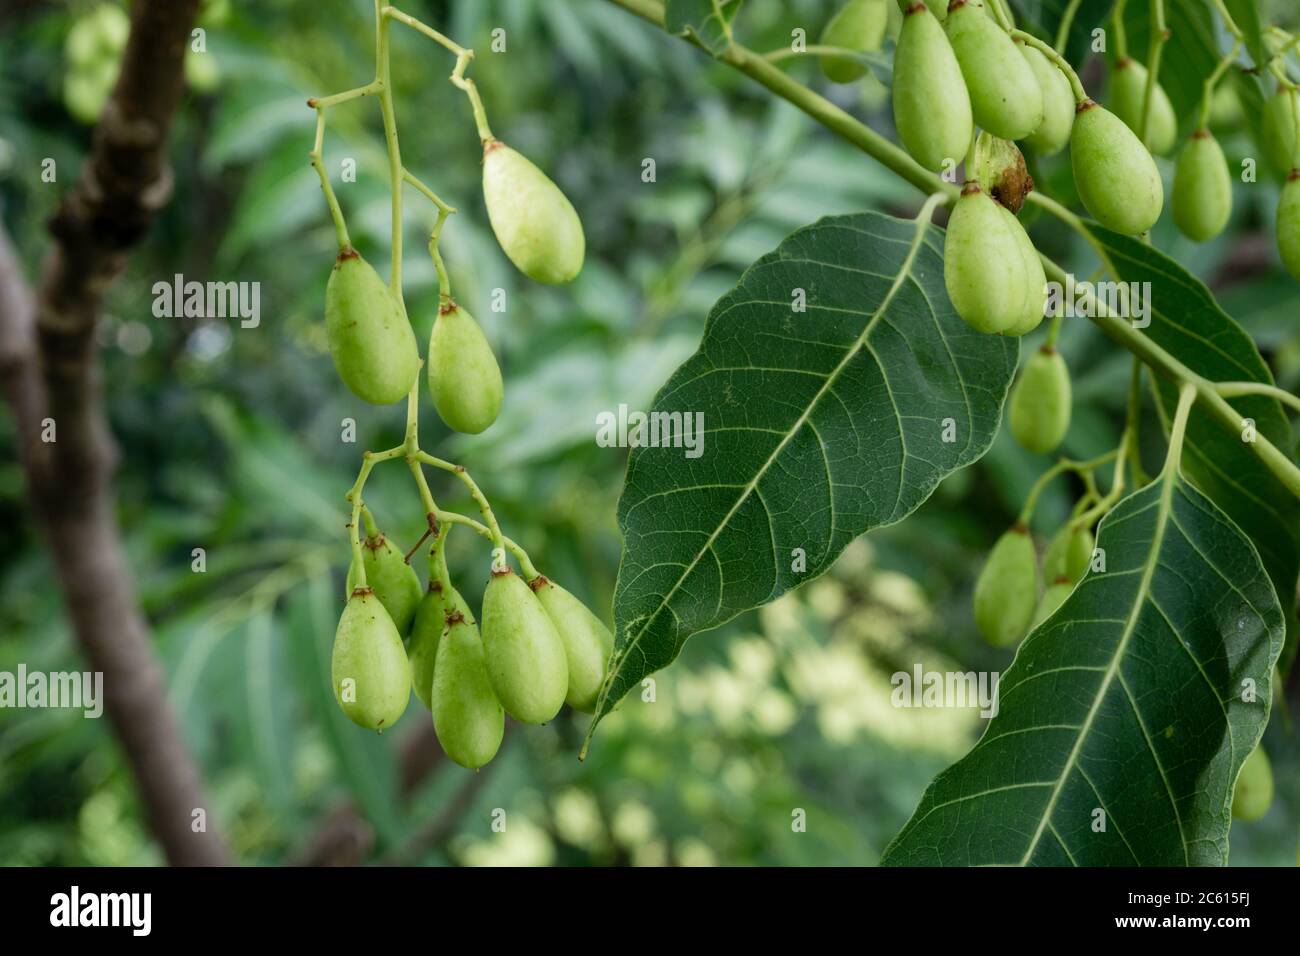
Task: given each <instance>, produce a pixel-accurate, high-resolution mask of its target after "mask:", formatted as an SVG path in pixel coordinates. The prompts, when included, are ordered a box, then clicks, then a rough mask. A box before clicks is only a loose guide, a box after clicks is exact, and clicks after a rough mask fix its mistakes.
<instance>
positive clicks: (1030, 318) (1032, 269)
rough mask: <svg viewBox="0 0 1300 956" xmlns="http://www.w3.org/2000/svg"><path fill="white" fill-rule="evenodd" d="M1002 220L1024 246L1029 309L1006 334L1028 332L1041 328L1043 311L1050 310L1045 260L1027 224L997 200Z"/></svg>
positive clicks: (1027, 307) (996, 203) (1007, 329)
mask: <svg viewBox="0 0 1300 956" xmlns="http://www.w3.org/2000/svg"><path fill="white" fill-rule="evenodd" d="M994 205H995V206H997V207H998V211H999V213H1000V214H1001V216H1002V220H1003V221H1004V222H1005V223H1006V224H1007V229H1008V230H1010V231H1011V232H1012V233H1014V234H1015V236H1016V239H1017V241H1018V243H1019V245H1020V259H1021V263H1022V264H1023V266H1024V271H1025V308H1024V311H1023V312H1022V313H1021V319H1020V321H1019V322H1015V323H1013V324H1011V325H1009V326H1007V328H1006V329H1005V330H1003V332H1002V334H1003V335H1025V334H1027V333H1029V332H1032V331H1033V330H1034V329H1036V328H1038V325H1039V323H1041V322H1042V321H1043V314H1044V312H1046V310H1047V273H1046V271H1045V270H1044V269H1043V260H1042V259H1041V258H1040V257H1039V255H1038V250H1037V249H1035V248H1034V242H1033V240H1032V239H1030V238H1029V233H1027V232H1026V231H1025V227H1024V226H1022V225H1021V224H1020V220H1019V219H1017V218H1016V216H1015V215H1014V214H1013V213H1012V212H1011V210H1010V209H1008V208H1007V207H1006V206H1004V205H1002V204H1001V203H998V202H995V203H994Z"/></svg>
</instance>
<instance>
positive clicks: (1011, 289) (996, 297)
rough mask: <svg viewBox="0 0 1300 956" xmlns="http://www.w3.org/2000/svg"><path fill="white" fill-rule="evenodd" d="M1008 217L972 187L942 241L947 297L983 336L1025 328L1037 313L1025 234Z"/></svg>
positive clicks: (962, 196) (956, 210) (968, 187)
mask: <svg viewBox="0 0 1300 956" xmlns="http://www.w3.org/2000/svg"><path fill="white" fill-rule="evenodd" d="M1004 212H1006V210H1004V209H1002V207H1001V206H999V205H998V204H997V203H996V202H994V201H993V200H992V199H991V198H990V197H989V196H988V194H986V193H984V192H983V191H982V190H981V189H980V188H979V186H978V185H976V184H975V183H971V182H968V183H967V184H966V186H965V188H964V189H963V190H962V195H961V198H960V199H959V200H957V205H956V208H954V209H953V212H952V216H951V218H950V219H949V220H948V231H947V234H946V235H945V237H944V243H943V280H944V286H945V287H946V288H947V290H948V298H949V299H951V300H952V305H953V308H954V309H956V310H957V314H958V315H960V316H961V317H962V318H963V319H964V320H965V321H966V322H967V324H969V325H970V326H971V327H973V328H975V329H978V330H979V331H981V332H1006V331H1008V330H1009V329H1011V328H1013V327H1017V326H1021V325H1023V324H1025V322H1026V320H1027V317H1028V316H1029V313H1030V312H1031V310H1032V309H1033V302H1034V299H1033V297H1032V296H1031V291H1032V290H1031V283H1032V281H1033V277H1032V276H1031V275H1030V274H1029V273H1028V271H1027V260H1026V257H1025V253H1024V246H1023V245H1022V236H1023V234H1024V229H1023V228H1021V226H1020V223H1019V222H1018V221H1017V220H1016V218H1015V217H1014V216H1011V215H1010V214H1009V213H1008V214H1007V215H1005V216H1004V215H1003V213H1004ZM1025 241H1028V240H1027V239H1026V240H1025ZM1040 271H1041V267H1040ZM1041 315H1042V313H1041V310H1040V312H1039V316H1040V317H1041Z"/></svg>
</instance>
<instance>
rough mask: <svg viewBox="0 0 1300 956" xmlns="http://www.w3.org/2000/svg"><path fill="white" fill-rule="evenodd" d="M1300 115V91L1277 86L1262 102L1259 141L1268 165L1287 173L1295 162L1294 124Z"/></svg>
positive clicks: (1284, 173)
mask: <svg viewBox="0 0 1300 956" xmlns="http://www.w3.org/2000/svg"><path fill="white" fill-rule="evenodd" d="M1297 114H1300V92H1297V91H1296V90H1287V89H1284V88H1282V87H1279V88H1278V91H1277V93H1276V95H1274V96H1273V98H1272V99H1270V100H1269V101H1268V103H1267V104H1265V107H1264V120H1263V124H1262V136H1261V137H1260V139H1261V143H1260V145H1262V146H1263V147H1264V154H1265V155H1266V156H1267V157H1268V161H1269V164H1270V165H1271V166H1272V167H1273V168H1274V169H1275V170H1276V171H1277V172H1279V173H1282V174H1283V175H1286V174H1287V173H1289V172H1290V171H1291V167H1292V166H1294V165H1295V163H1296V157H1295V124H1296V116H1297Z"/></svg>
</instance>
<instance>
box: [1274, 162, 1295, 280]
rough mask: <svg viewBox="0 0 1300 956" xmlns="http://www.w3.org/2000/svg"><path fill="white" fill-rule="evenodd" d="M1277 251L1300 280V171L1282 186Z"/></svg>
mask: <svg viewBox="0 0 1300 956" xmlns="http://www.w3.org/2000/svg"><path fill="white" fill-rule="evenodd" d="M1277 251H1278V253H1279V254H1280V255H1281V256H1282V264H1283V265H1284V266H1286V271H1287V272H1289V273H1291V278H1293V279H1296V280H1297V281H1300V172H1293V173H1292V174H1291V176H1290V177H1289V178H1288V179H1287V182H1286V185H1285V186H1283V187H1282V199H1281V201H1280V202H1279V203H1278V206H1277Z"/></svg>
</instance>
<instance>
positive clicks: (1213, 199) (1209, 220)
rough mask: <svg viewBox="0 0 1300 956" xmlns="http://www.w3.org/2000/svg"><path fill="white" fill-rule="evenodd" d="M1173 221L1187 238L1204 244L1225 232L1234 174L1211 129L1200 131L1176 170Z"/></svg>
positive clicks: (1187, 148) (1191, 140) (1179, 158)
mask: <svg viewBox="0 0 1300 956" xmlns="http://www.w3.org/2000/svg"><path fill="white" fill-rule="evenodd" d="M1173 208H1174V222H1175V223H1176V224H1177V226H1178V229H1179V231H1181V232H1182V234H1183V235H1185V236H1186V237H1187V238H1188V239H1194V240H1196V241H1197V242H1205V241H1206V240H1207V239H1213V238H1214V237H1215V236H1217V235H1218V234H1219V233H1221V232H1222V231H1223V227H1224V226H1226V225H1227V224H1228V217H1229V216H1231V215H1232V174H1231V173H1229V172H1228V160H1227V159H1226V158H1225V157H1224V155H1223V149H1222V147H1220V146H1219V141H1218V140H1216V139H1215V138H1214V137H1213V136H1212V135H1211V134H1210V131H1209V130H1208V129H1198V130H1197V131H1196V132H1194V133H1193V134H1192V138H1191V139H1189V140H1188V141H1187V145H1186V146H1184V147H1183V150H1182V152H1181V153H1179V154H1178V164H1177V165H1176V166H1175V167H1174V194H1173Z"/></svg>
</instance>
